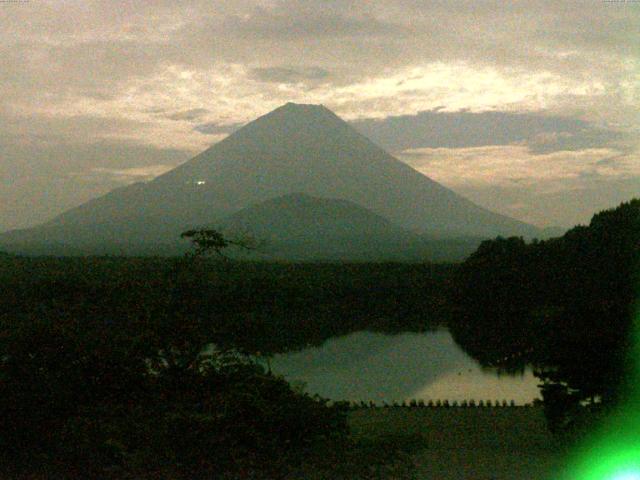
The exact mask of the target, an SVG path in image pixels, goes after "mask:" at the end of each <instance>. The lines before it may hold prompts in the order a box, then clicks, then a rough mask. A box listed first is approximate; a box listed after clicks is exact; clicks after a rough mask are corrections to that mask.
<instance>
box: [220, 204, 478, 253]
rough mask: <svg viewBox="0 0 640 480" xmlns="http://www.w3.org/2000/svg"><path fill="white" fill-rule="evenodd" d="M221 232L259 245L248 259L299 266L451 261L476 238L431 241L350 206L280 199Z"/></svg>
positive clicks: (245, 213) (248, 211)
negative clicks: (300, 263)
mask: <svg viewBox="0 0 640 480" xmlns="http://www.w3.org/2000/svg"><path fill="white" fill-rule="evenodd" d="M220 228H221V229H222V230H223V231H225V232H228V235H229V236H231V237H233V236H242V235H249V236H251V237H253V238H255V239H258V240H259V241H260V242H262V245H261V246H260V248H259V249H258V252H257V253H256V254H253V255H251V256H250V258H261V259H271V260H274V259H280V260H283V259H286V260H298V261H313V260H349V261H367V260H378V261H391V260H394V261H421V260H436V261H445V260H447V261H455V260H462V259H463V258H464V257H466V256H467V255H469V254H471V253H472V252H473V251H474V250H475V249H476V248H477V246H478V245H479V244H480V242H481V239H480V238H458V239H453V238H452V239H447V240H441V239H433V238H428V237H426V236H423V235H418V234H417V233H414V232H412V231H409V230H407V229H404V228H402V227H399V226H398V225H395V224H394V223H392V222H390V221H389V220H387V219H386V218H384V217H382V216H380V215H377V214H375V213H373V212H372V211H370V210H367V209H366V208H363V207H361V206H359V205H357V204H355V203H353V202H350V201H348V200H336V199H323V198H318V197H312V196H310V195H307V194H301V193H295V194H289V195H283V196H281V197H277V198H274V199H270V200H267V201H265V202H262V203H259V204H256V205H252V206H250V207H247V208H244V209H242V210H240V211H239V212H237V213H235V214H233V215H231V216H230V217H228V218H226V219H225V220H224V221H223V222H221V224H220Z"/></svg>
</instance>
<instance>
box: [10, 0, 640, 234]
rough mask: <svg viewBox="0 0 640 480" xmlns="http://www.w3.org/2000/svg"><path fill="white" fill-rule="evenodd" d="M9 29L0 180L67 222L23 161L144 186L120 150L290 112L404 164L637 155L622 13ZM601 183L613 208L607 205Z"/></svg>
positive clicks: (152, 5) (541, 11)
mask: <svg viewBox="0 0 640 480" xmlns="http://www.w3.org/2000/svg"><path fill="white" fill-rule="evenodd" d="M3 15H4V17H3V21H0V99H1V100H0V125H2V129H3V136H2V143H0V145H2V147H4V150H5V151H6V150H7V149H9V150H12V152H13V153H12V154H11V157H7V156H5V157H0V170H3V171H10V172H11V174H12V175H14V177H7V178H15V179H16V180H14V183H13V184H14V185H15V184H17V183H18V180H17V179H25V178H28V177H29V176H30V175H38V177H37V178H39V179H40V180H38V182H39V183H38V185H39V187H38V188H39V189H40V190H39V191H49V192H52V191H54V190H55V191H56V192H58V194H55V195H54V194H53V193H51V195H50V197H49V198H50V199H51V200H50V202H60V203H59V205H69V204H70V203H74V201H72V199H73V198H76V199H78V200H79V199H80V198H86V196H84V195H85V194H80V193H79V194H78V196H75V197H74V194H73V192H72V191H69V192H64V193H63V192H62V191H61V190H60V188H62V187H60V185H62V183H60V182H62V181H61V180H60V177H59V176H58V175H57V172H56V170H55V168H51V164H52V161H51V160H48V157H47V156H46V155H44V154H38V155H36V156H34V157H31V158H28V157H24V158H23V157H19V156H16V154H17V152H18V151H24V152H28V151H32V150H37V151H39V152H44V151H48V150H47V149H52V151H55V152H56V153H55V154H54V155H53V157H52V158H55V159H56V161H58V162H60V163H61V164H63V165H68V164H76V165H80V164H83V165H85V166H86V165H88V164H89V163H90V160H87V161H86V162H83V160H82V157H80V156H77V155H76V154H75V153H73V154H70V156H69V158H68V159H65V158H63V157H62V156H61V155H58V153H57V152H58V151H59V150H63V149H64V148H63V147H64V146H68V145H74V146H79V145H85V146H86V145H94V144H100V143H104V144H106V143H109V144H111V145H121V146H123V148H122V149H120V150H118V151H119V152H120V154H119V155H118V156H117V157H118V158H120V159H121V160H119V162H120V163H121V164H122V165H119V166H117V167H113V166H112V165H111V163H109V165H106V164H102V163H96V164H95V165H93V166H94V167H96V168H102V167H104V168H135V167H137V166H139V165H138V164H136V163H135V155H128V154H126V153H125V150H126V149H127V148H130V149H131V151H132V152H135V151H136V148H137V147H140V148H145V149H149V151H158V152H165V151H168V150H170V149H173V150H174V151H181V152H187V151H188V152H192V153H195V152H197V151H199V150H202V149H204V148H206V147H207V146H208V145H209V144H210V143H211V142H212V141H217V140H219V139H221V138H223V137H224V135H226V134H227V133H228V132H229V131H230V130H231V129H232V127H231V126H233V125H239V124H242V123H245V122H247V121H249V120H252V119H253V118H255V117H257V116H259V115H262V114H264V113H266V112H268V111H269V110H271V109H273V108H275V107H277V106H279V105H281V104H283V103H285V102H287V101H294V102H305V103H323V104H325V105H327V106H328V107H329V108H332V109H333V110H335V111H336V112H337V113H338V114H340V115H341V116H343V117H345V118H347V119H349V120H363V121H362V123H360V124H359V128H363V129H368V131H369V132H370V133H372V136H375V135H378V137H376V140H377V141H379V142H380V143H383V144H385V145H391V146H393V149H396V150H398V151H401V150H406V149H410V148H423V147H452V148H453V147H462V148H466V147H474V146H475V147H480V146H484V145H496V144H505V143H507V144H510V143H518V144H523V145H526V146H527V147H529V150H528V152H529V153H528V154H530V155H535V154H541V155H546V154H552V153H553V152H557V151H582V150H592V151H595V150H598V149H604V150H611V151H616V152H620V153H621V154H622V155H630V154H631V153H632V152H633V151H637V145H636V144H637V141H636V140H634V139H635V138H638V133H640V130H639V129H638V126H637V116H638V105H640V43H638V42H632V41H630V40H629V39H633V38H637V37H639V36H640V8H637V6H636V5H634V4H631V3H629V2H598V1H596V2H594V1H586V0H585V1H583V0H578V1H577V3H575V2H574V3H571V4H568V3H563V2H556V3H550V2H548V1H545V0H531V1H528V2H507V3H505V2H503V1H498V0H487V1H483V2H476V1H475V0H459V1H457V2H455V3H451V2H442V1H441V0H388V1H385V2H369V1H365V0H326V1H323V2H310V1H308V0H234V1H233V2H216V3H215V7H214V6H212V3H211V2H210V1H208V0H192V1H190V2H187V3H186V4H185V3H181V2H175V1H172V0H154V1H153V2H128V1H118V2H113V1H112V0H109V1H107V0H87V1H84V2H61V1H55V0H42V1H38V2H27V3H23V4H20V5H15V6H11V7H10V8H7V9H3ZM438 107H440V110H439V111H438V112H436V109H437V108H438ZM204 110H207V112H205V111H204ZM420 112H431V113H427V114H424V113H423V114H421V113H420ZM488 112H495V115H494V116H493V117H492V116H491V115H489V114H488ZM437 114H440V115H437ZM447 115H449V116H447ZM473 115H477V116H473ZM527 115H531V116H530V117H527ZM404 116H415V118H404ZM388 117H400V118H398V119H394V118H391V119H389V120H388V122H387V121H386V120H385V119H387V118H388ZM539 117H540V118H539ZM541 117H551V118H552V120H548V122H550V123H545V121H544V120H542V119H541ZM366 119H376V120H378V121H379V123H376V122H373V121H372V120H368V122H369V123H367V122H366V121H365V120H366ZM457 121H459V124H458V123H456V122H457ZM484 121H486V122H487V124H486V125H485V124H484V123H483V122H484ZM385 122H386V123H385ZM509 122H513V125H512V126H510V125H509ZM527 122H529V124H530V126H531V132H530V133H527V132H526V131H525V130H526V128H527ZM580 122H584V123H585V125H584V129H581V127H582V126H583V125H581V124H580ZM429 126H431V127H429ZM489 126H491V128H490V127H489ZM396 127H397V128H398V129H400V128H406V129H407V133H403V134H397V133H394V132H393V131H391V130H392V129H393V128H396ZM428 127H429V128H428ZM447 131H449V133H447ZM203 133H205V134H204V135H203ZM2 147H0V152H1V151H2V150H1V148H2ZM14 147H15V148H14ZM18 147H20V148H22V149H23V150H20V148H18ZM74 148H75V147H74ZM30 149H31V150H30ZM72 150H73V149H72ZM100 151H101V154H100V159H103V158H104V157H103V156H102V154H103V153H106V150H105V151H103V150H100ZM74 152H75V150H74ZM25 155H27V153H25ZM115 157H116V155H114V158H112V159H111V160H109V162H115V161H116V160H115ZM7 158H11V160H10V161H9V160H7ZM86 158H88V159H89V158H93V159H94V160H91V161H96V162H98V161H99V162H102V160H97V157H92V156H88V157H86ZM36 159H37V160H36ZM583 160H584V159H576V162H580V161H583ZM3 162H4V164H5V165H2V163H3ZM9 162H10V163H11V164H12V165H11V166H10V167H7V166H6V164H7V163H9ZM38 162H40V165H39V166H40V168H36V167H37V166H38ZM126 162H131V163H130V164H129V165H126ZM165 163H166V164H169V163H171V162H168V161H165V158H164V157H161V158H160V159H159V160H157V161H152V160H149V163H148V164H150V165H151V164H165ZM601 165H603V164H601ZM84 168H85V167H82V168H80V169H79V170H80V171H84ZM602 168H604V167H602V166H601V167H600V171H601V170H602ZM36 171H37V173H36ZM62 171H63V172H67V171H69V170H68V169H67V168H66V167H65V168H64V169H63V170H62ZM596 171H598V170H596ZM585 175H586V174H585ZM33 178H35V177H33ZM598 178H601V177H598ZM605 178H607V179H610V177H605ZM20 181H22V180H20ZM65 181H66V180H65ZM96 181H98V180H96ZM603 181H604V180H603ZM607 181H609V180H606V181H605V184H606V185H605V184H603V185H604V186H602V189H603V190H601V192H602V196H603V197H606V198H613V197H609V196H607V193H606V192H608V191H609V190H607V189H608V188H609V187H608V185H610V183H606V182H607ZM619 181H620V182H623V180H622V179H620V180H619ZM626 181H627V180H624V182H626ZM47 182H49V183H47ZM591 182H592V183H591V184H590V185H592V186H593V188H596V186H595V185H596V183H595V182H596V180H594V179H593V178H592V179H591ZM5 183H6V182H5ZM33 184H35V182H34V181H32V182H31V183H28V182H27V183H25V184H24V185H25V188H27V189H28V190H29V189H31V187H30V185H33ZM65 185H67V184H66V183H65ZM624 185H630V184H627V183H625V184H624ZM67 186H68V185H67ZM494 187H495V188H496V189H501V188H504V186H503V185H495V186H494ZM65 188H66V187H65ZM69 188H70V189H72V188H73V187H72V186H70V187H69ZM101 188H102V187H101ZM461 188H462V187H461ZM487 188H488V187H487ZM589 188H591V187H589ZM620 188H621V189H622V190H624V191H625V192H627V193H629V192H630V190H629V188H631V187H627V186H625V187H624V188H622V187H620ZM12 191H13V192H14V193H12V195H14V196H13V197H9V196H6V195H5V196H4V197H2V199H0V200H2V202H0V217H2V215H4V217H2V218H8V219H11V218H13V217H15V216H17V215H18V214H17V213H16V212H17V211H18V210H16V208H17V207H16V205H17V204H16V202H15V199H16V198H18V197H19V196H18V194H17V193H16V191H15V189H14V190H12ZM30 191H33V189H31V190H30ZM92 191H94V193H95V192H97V191H98V190H92ZM496 191H498V190H496ZM582 191H585V192H586V190H584V189H583V190H582ZM589 191H591V190H589ZM87 192H88V190H87ZM496 195H498V194H496ZM500 195H502V194H500ZM585 195H586V194H585ZM503 197H504V196H503ZM20 198H22V197H20ZM34 198H35V197H34ZM483 198H484V197H483ZM486 198H488V199H489V200H490V201H491V202H492V201H493V200H491V199H490V198H489V197H486ZM588 198H589V200H588V201H590V202H592V205H593V206H595V205H596V204H599V203H598V202H597V201H596V200H595V197H588ZM521 200H522V199H521ZM50 202H49V203H50ZM491 202H490V203H491ZM45 203H46V204H47V205H49V203H47V200H43V203H42V205H43V206H42V207H39V206H38V207H34V208H42V209H44V208H45V207H44V205H45ZM519 203H523V201H519ZM524 203H526V202H524ZM8 205H13V206H12V207H8ZM576 205H577V203H576V204H573V203H571V202H567V203H566V209H567V211H568V210H570V209H573V210H574V211H578V207H577V206H576ZM563 208H565V207H563ZM9 209H12V210H9ZM580 211H581V210H580ZM2 212H9V213H2ZM11 212H13V213H11ZM20 212H21V213H20V215H24V214H25V213H24V212H23V211H22V210H20ZM26 215H27V216H28V215H31V214H28V213H27V214H26ZM34 215H35V214H34ZM34 218H35V217H34ZM567 218H568V217H567ZM2 221H3V220H0V225H1V223H2ZM9 221H12V220H9Z"/></svg>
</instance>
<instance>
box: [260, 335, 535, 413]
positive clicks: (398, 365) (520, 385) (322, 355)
mask: <svg viewBox="0 0 640 480" xmlns="http://www.w3.org/2000/svg"><path fill="white" fill-rule="evenodd" d="M271 369H272V370H273V372H274V373H277V374H280V375H283V376H284V377H285V378H286V379H287V380H288V381H289V382H291V383H292V384H294V385H295V384H298V385H300V384H304V385H305V391H306V392H308V393H311V394H318V395H320V396H322V397H324V398H329V399H331V400H350V401H361V400H364V401H367V402H368V401H374V402H376V403H378V404H381V403H382V402H387V403H392V402H394V401H395V402H402V401H409V400H411V399H416V400H420V399H422V400H425V401H428V400H430V399H432V400H434V401H435V400H445V399H446V400H449V401H450V402H452V401H458V402H460V401H462V400H470V399H475V401H476V402H478V401H479V400H484V401H486V400H491V401H492V402H493V401H495V400H500V401H502V400H507V401H511V400H514V401H515V403H516V404H519V405H522V404H525V403H530V402H532V401H533V400H534V399H536V398H540V392H539V389H538V387H537V383H538V380H537V379H536V378H535V377H534V376H533V374H532V372H531V370H526V371H525V372H524V373H523V374H522V375H514V376H508V375H504V374H503V375H500V376H499V375H498V374H497V373H495V372H492V371H487V370H483V369H482V368H481V367H480V365H479V364H478V362H476V361H475V360H473V359H472V358H471V357H469V356H468V355H467V354H466V353H465V352H464V351H463V350H462V349H461V348H460V347H459V346H458V345H457V344H456V343H455V341H454V340H453V338H452V337H451V335H450V334H449V332H448V331H446V330H439V331H436V332H426V333H404V334H400V335H385V334H380V333H371V332H358V333H353V334H351V335H347V336H344V337H338V338H333V339H330V340H328V341H327V342H325V343H324V344H323V345H322V346H320V347H313V348H307V349H305V350H302V351H299V352H294V353H287V354H282V355H276V356H274V358H273V359H272V360H271Z"/></svg>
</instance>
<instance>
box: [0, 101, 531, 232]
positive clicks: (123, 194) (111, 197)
mask: <svg viewBox="0 0 640 480" xmlns="http://www.w3.org/2000/svg"><path fill="white" fill-rule="evenodd" d="M293 192H303V193H306V194H309V195H313V196H317V197H325V198H336V199H343V200H349V201H351V202H354V203H357V204H359V205H361V206H362V207H365V208H367V209H370V210H371V211H373V212H375V213H376V214H378V215H382V216H384V217H386V218H387V219H389V220H391V221H393V222H394V223H395V224H397V225H399V226H401V227H403V228H405V229H409V230H413V231H416V232H421V233H429V234H430V235H438V236H443V237H447V236H452V235H455V236H460V235H471V236H484V237H492V236H495V235H498V234H501V235H512V234H516V235H524V236H536V235H538V234H539V230H538V229H536V228H535V227H532V226H530V225H527V224H525V223H522V222H519V221H517V220H514V219H511V218H508V217H505V216H502V215H498V214H495V213H493V212H490V211H488V210H486V209H484V208H481V207H479V206H477V205H475V204H473V203H472V202H470V201H469V200H467V199H465V198H463V197H461V196H459V195H457V194H455V193H454V192H453V191H451V190H449V189H447V188H445V187H443V186H442V185H440V184H438V183H436V182H434V181H432V180H431V179H429V178H428V177H426V176H424V175H422V174H421V173H419V172H417V171H416V170H414V169H412V168H411V167H409V166H408V165H406V164H404V163H402V162H400V161H399V160H397V159H395V158H394V157H392V156H391V155H389V154H388V153H386V152H385V151H384V150H382V149H381V148H379V147H377V146H376V145H374V144H373V143H372V142H370V141H369V140H367V139H366V138H365V137H364V136H362V135H361V134H359V133H358V132H357V131H356V130H355V129H353V128H352V127H350V126H349V125H348V124H347V123H346V122H344V121H343V120H341V119H340V118H339V117H337V116H336V115H335V114H333V113H332V112H331V111H329V110H327V109H326V108H324V107H322V106H316V105H296V104H286V105H284V106H282V107H280V108H278V109H276V110H274V111H272V112H271V113H269V114H267V115H265V116H263V117H260V118H258V119H257V120H255V121H253V122H251V123H249V124H247V125H246V126H245V127H243V128H242V129H240V130H238V131H237V132H235V133H233V134H232V135H230V136H229V137H227V138H226V139H224V140H222V141H221V142H219V143H217V144H215V145H213V146H212V147H211V148H209V149H207V150H206V151H204V152H202V153H201V154H200V155H198V156H196V157H195V158H193V159H192V160H190V161H188V162H186V163H184V164H183V165H181V166H179V167H177V168H175V169H174V170H172V171H170V172H168V173H166V174H164V175H161V176H160V177H157V178H156V179H154V180H153V181H151V182H148V183H142V184H134V185H131V186H129V187H125V188H122V189H118V190H114V191H112V192H111V193H109V194H107V195H105V196H103V197H100V198H98V199H95V200H92V201H90V202H87V203H85V204H84V205H81V206H79V207H77V208H74V209H71V210H69V211H67V212H65V213H63V214H62V215H60V216H58V217H56V218H55V219H53V220H51V221H50V222H48V223H46V224H44V225H43V227H46V228H45V229H44V230H43V229H42V228H41V229H39V230H38V231H39V232H40V234H39V235H38V236H39V237H40V238H43V240H51V241H60V240H64V241H65V242H67V243H73V242H74V240H73V239H74V236H75V233H74V231H75V229H78V228H80V229H84V230H86V231H89V232H90V231H91V228H92V227H91V226H92V225H95V226H100V225H102V226H108V227H104V228H108V229H112V230H113V231H119V230H122V229H123V224H127V225H129V226H128V227H127V228H125V229H124V230H125V231H127V230H131V231H132V232H137V233H135V237H131V238H129V240H130V241H132V242H147V241H148V240H149V239H153V238H159V236H160V235H166V234H167V232H173V234H178V233H179V232H180V231H181V230H183V229H185V228H189V227H193V226H197V225H203V224H210V223H212V222H213V221H219V220H220V219H222V218H224V217H227V216H229V215H231V214H233V213H235V212H237V211H239V210H241V209H242V208H245V207H247V206H249V205H252V204H255V203H259V202H262V201H265V200H268V199H269V198H274V197H277V196H281V195H286V194H289V193H293ZM133 224H135V225H136V226H133ZM104 228H98V227H96V228H95V231H94V236H95V238H96V239H97V238H98V237H100V236H101V235H103V234H104ZM63 231H65V232H67V233H65V234H62V233H61V232H63ZM29 232H30V233H29ZM33 232H34V231H33V230H31V231H26V232H23V233H22V234H14V235H13V238H14V240H19V239H18V238H16V236H17V237H20V236H22V237H25V236H26V237H29V236H31V238H33ZM54 232H60V233H56V234H54ZM42 235H44V237H43V236H42ZM50 236H51V237H50ZM60 236H62V237H60ZM59 237H60V238H59ZM2 240H3V237H0V243H2Z"/></svg>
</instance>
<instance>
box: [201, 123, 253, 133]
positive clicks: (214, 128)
mask: <svg viewBox="0 0 640 480" xmlns="http://www.w3.org/2000/svg"><path fill="white" fill-rule="evenodd" d="M241 126H242V124H241V123H232V124H228V125H221V124H219V123H217V122H208V123H202V124H200V125H196V126H195V127H193V129H194V130H195V131H196V132H199V133H203V134H205V135H224V134H229V133H233V132H235V131H236V130H237V129H238V128H240V127H241Z"/></svg>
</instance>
